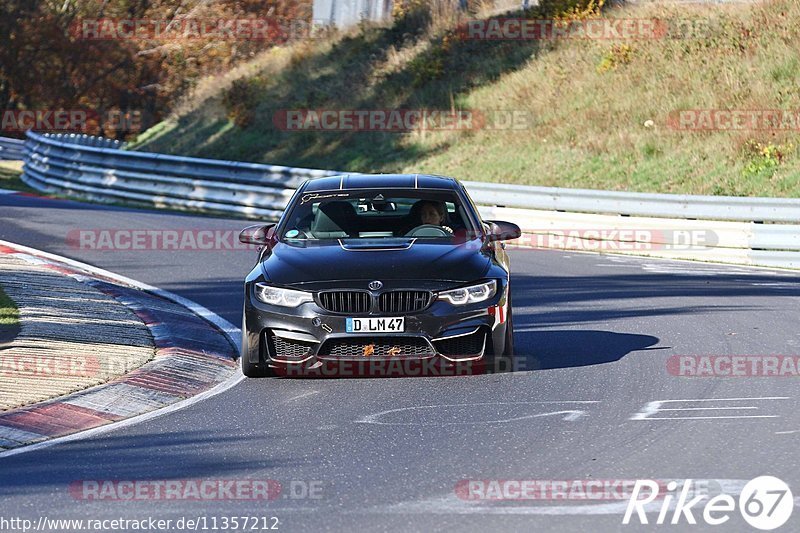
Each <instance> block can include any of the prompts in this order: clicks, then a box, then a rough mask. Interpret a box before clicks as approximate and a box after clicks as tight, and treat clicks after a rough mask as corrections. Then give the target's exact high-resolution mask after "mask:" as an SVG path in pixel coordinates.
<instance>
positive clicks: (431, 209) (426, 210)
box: [414, 200, 453, 233]
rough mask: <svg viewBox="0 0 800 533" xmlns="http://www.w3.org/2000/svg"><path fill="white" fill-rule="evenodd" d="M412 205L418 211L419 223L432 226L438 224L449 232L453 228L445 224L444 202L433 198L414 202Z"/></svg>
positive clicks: (445, 211)
mask: <svg viewBox="0 0 800 533" xmlns="http://www.w3.org/2000/svg"><path fill="white" fill-rule="evenodd" d="M414 207H415V208H416V209H417V213H419V223H420V224H431V225H433V226H440V227H442V228H443V229H445V230H447V231H448V232H450V233H453V230H452V229H451V228H449V227H448V226H447V225H446V224H447V207H446V206H445V204H444V202H436V201H434V200H422V201H420V202H417V203H416V204H414Z"/></svg>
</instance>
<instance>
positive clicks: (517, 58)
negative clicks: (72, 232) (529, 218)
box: [134, 0, 800, 197]
mask: <svg viewBox="0 0 800 533" xmlns="http://www.w3.org/2000/svg"><path fill="white" fill-rule="evenodd" d="M554 1H555V0H554ZM555 3H557V2H555ZM542 4H543V7H539V8H537V10H534V11H533V12H531V13H530V15H529V16H530V18H547V17H549V16H552V14H553V9H554V7H553V6H552V5H551V4H553V2H542ZM603 16H606V17H620V18H659V19H662V20H666V21H670V22H669V23H671V24H678V23H680V22H681V21H699V23H698V26H697V27H700V28H703V29H702V31H701V32H699V33H696V34H694V35H692V36H691V37H689V38H680V39H675V38H668V39H656V40H637V41H628V42H626V43H623V44H624V45H625V46H619V44H620V43H614V42H609V41H583V40H568V41H557V42H552V41H539V42H536V41H532V42H531V41H529V42H502V41H490V42H486V41H484V42H476V41H463V40H460V39H458V38H457V36H456V34H455V33H454V32H453V30H452V28H453V26H454V25H455V23H454V22H452V21H451V22H448V21H446V20H445V21H442V20H438V21H433V22H432V21H431V20H430V19H426V18H425V17H420V16H417V17H416V18H414V17H411V18H408V19H400V20H399V21H397V22H396V23H395V24H394V25H393V26H392V27H388V28H381V27H364V28H361V29H360V30H359V31H354V32H351V33H349V34H347V35H344V36H339V37H336V38H333V39H325V40H320V41H318V42H305V43H300V44H298V45H296V46H295V47H294V48H292V49H289V50H287V49H280V50H276V51H275V52H273V54H274V56H275V59H274V61H271V60H270V59H269V58H267V59H264V58H263V57H262V58H259V59H258V68H257V69H256V68H254V69H251V71H249V72H250V73H249V74H247V75H244V76H242V77H240V78H238V80H235V81H233V82H232V83H226V84H219V87H220V88H219V90H218V91H217V92H214V90H212V89H209V87H214V84H213V83H208V84H205V87H206V89H205V92H204V93H203V94H202V95H200V97H198V98H197V102H196V103H195V104H194V105H191V106H183V107H182V108H181V109H182V110H181V112H180V114H178V115H176V116H175V117H173V118H171V119H169V120H167V121H165V122H163V123H161V124H159V125H157V126H156V127H154V128H153V129H151V130H148V131H147V132H145V133H144V134H143V135H142V136H141V137H140V139H139V140H138V142H137V143H136V144H135V145H134V148H135V149H139V150H151V151H158V152H166V153H176V154H183V155H194V156H200V157H212V158H222V159H233V160H243V161H254V162H264V163H270V164H278V165H288V166H303V167H312V168H328V169H334V170H343V171H356V172H397V171H402V172H430V173H441V174H449V175H453V176H456V177H458V178H461V179H467V180H478V181H493V182H505V183H519V184H530V185H546V186H561V187H581V188H598V189H608V190H622V191H642V192H670V193H688V194H712V195H734V196H777V197H798V196H800V153H798V148H797V147H798V145H800V138H798V137H799V135H800V128H798V129H794V130H790V131H736V132H731V131H722V132H710V131H704V132H686V131H678V130H675V129H673V128H671V127H670V126H669V122H668V121H669V117H670V115H671V113H673V112H675V111H676V110H684V109H745V110H746V109H787V110H791V109H800V60H798V56H797V42H800V3H798V2H797V1H796V0H772V1H768V2H766V3H763V4H755V5H745V6H742V5H729V6H721V5H714V6H702V5H695V6H687V5H683V4H681V5H676V6H669V5H644V6H640V7H635V6H634V7H628V8H624V9H623V8H615V9H608V10H606V11H605V12H604V15H603ZM699 24H702V26H700V25H699ZM306 108H309V109H401V108H406V109H419V108H425V109H451V108H456V109H473V110H482V111H492V110H497V109H501V110H514V111H522V112H525V113H527V114H528V116H529V117H531V120H530V122H529V125H528V127H526V128H525V129H522V130H494V131H490V130H478V131H461V132H456V131H451V132H426V133H425V134H423V133H420V132H414V133H410V134H402V135H401V134H394V133H357V132H349V133H328V132H303V133H292V132H282V131H279V130H278V129H276V128H275V127H274V126H273V116H274V115H275V114H276V113H277V112H278V111H280V110H285V109H306Z"/></svg>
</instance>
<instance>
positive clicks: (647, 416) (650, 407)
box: [629, 396, 791, 420]
mask: <svg viewBox="0 0 800 533" xmlns="http://www.w3.org/2000/svg"><path fill="white" fill-rule="evenodd" d="M789 399H791V398H789V397H788V396H766V397H760V398H696V399H684V400H655V401H652V402H647V403H646V404H645V406H644V407H642V409H641V410H640V411H639V412H638V413H636V414H634V415H633V416H632V417H630V418H629V420H714V419H741V418H780V416H779V415H731V416H686V417H680V416H675V417H657V416H652V415H656V414H658V413H661V412H663V411H706V410H724V409H728V410H744V409H759V408H758V407H754V406H751V405H732V406H728V407H714V406H710V407H678V408H670V407H662V406H663V405H664V404H676V403H686V402H698V403H699V402H740V401H759V400H789Z"/></svg>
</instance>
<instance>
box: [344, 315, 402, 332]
mask: <svg viewBox="0 0 800 533" xmlns="http://www.w3.org/2000/svg"><path fill="white" fill-rule="evenodd" d="M405 326H406V322H405V318H403V317H400V318H348V319H347V327H346V331H347V333H402V332H403V331H405Z"/></svg>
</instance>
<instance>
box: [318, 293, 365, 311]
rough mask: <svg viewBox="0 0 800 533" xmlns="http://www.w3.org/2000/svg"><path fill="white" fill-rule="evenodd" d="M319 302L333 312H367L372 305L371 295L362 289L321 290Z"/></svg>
mask: <svg viewBox="0 0 800 533" xmlns="http://www.w3.org/2000/svg"><path fill="white" fill-rule="evenodd" d="M319 304H320V306H322V308H323V309H325V310H327V311H331V312H333V313H368V312H369V310H370V308H371V307H372V296H371V295H370V293H368V292H364V291H330V292H321V293H319Z"/></svg>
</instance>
